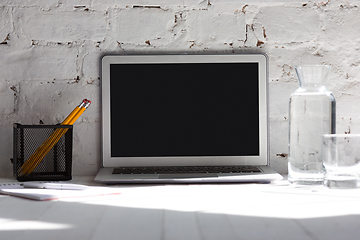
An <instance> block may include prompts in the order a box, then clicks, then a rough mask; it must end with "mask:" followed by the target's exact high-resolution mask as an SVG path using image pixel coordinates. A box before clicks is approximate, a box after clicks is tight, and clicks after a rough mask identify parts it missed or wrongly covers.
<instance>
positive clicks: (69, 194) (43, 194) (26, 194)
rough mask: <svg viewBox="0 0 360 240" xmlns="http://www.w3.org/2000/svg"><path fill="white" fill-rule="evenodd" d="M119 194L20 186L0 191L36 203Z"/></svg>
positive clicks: (113, 190)
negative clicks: (35, 201)
mask: <svg viewBox="0 0 360 240" xmlns="http://www.w3.org/2000/svg"><path fill="white" fill-rule="evenodd" d="M120 193H121V192H120V190H119V189H116V188H106V187H92V188H89V189H85V190H54V189H38V188H24V187H22V186H20V185H15V186H14V188H3V189H0V194H6V195H10V196H16V197H21V198H27V199H32V200H38V201H50V200H57V199H63V198H81V197H96V196H103V195H115V194H120Z"/></svg>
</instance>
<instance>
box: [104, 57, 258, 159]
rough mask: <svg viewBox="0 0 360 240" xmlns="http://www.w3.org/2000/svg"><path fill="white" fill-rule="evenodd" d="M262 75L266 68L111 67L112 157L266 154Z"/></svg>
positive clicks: (218, 65)
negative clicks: (262, 142) (261, 117)
mask: <svg viewBox="0 0 360 240" xmlns="http://www.w3.org/2000/svg"><path fill="white" fill-rule="evenodd" d="M258 71H259V70H258V63H181V64H171V63H166V64H155V63H154V64H149V63H148V64H111V65H110V114H111V116H110V122H111V123H110V124H111V126H110V129H111V131H110V134H111V156H112V157H177V156H258V155H259V151H260V150H259V149H260V148H259V73H258Z"/></svg>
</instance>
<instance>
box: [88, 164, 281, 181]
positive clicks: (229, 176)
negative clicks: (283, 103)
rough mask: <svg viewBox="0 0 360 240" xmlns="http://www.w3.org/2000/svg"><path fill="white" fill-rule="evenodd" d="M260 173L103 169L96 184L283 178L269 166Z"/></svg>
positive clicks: (270, 179)
mask: <svg viewBox="0 0 360 240" xmlns="http://www.w3.org/2000/svg"><path fill="white" fill-rule="evenodd" d="M252 168H254V167H252ZM256 168H258V169H259V171H252V172H243V173H214V172H198V173H194V172H191V173H185V172H180V173H166V172H161V173H152V174H148V173H130V174H121V173H118V171H117V169H116V168H101V169H100V171H99V173H98V174H97V175H96V177H95V181H96V182H100V183H105V184H115V183H235V182H262V183H267V182H272V181H275V180H281V179H283V177H282V176H281V175H280V174H279V173H277V172H275V171H274V170H273V169H271V168H270V167H268V166H257V167H256Z"/></svg>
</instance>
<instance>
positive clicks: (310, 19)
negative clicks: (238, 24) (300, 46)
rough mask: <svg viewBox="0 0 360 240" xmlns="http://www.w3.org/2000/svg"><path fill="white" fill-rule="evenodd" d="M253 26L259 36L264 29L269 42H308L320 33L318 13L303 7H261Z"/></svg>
mask: <svg viewBox="0 0 360 240" xmlns="http://www.w3.org/2000/svg"><path fill="white" fill-rule="evenodd" d="M299 6H301V5H300V4H299ZM254 28H255V29H256V32H257V33H258V35H259V36H261V34H262V33H263V31H265V33H266V39H267V41H269V42H271V43H302V42H309V41H313V40H315V39H317V38H318V37H319V35H320V33H321V28H320V17H319V13H318V12H317V11H316V10H314V9H311V8H305V7H302V8H301V7H284V6H273V7H269V6H266V7H261V8H260V9H259V13H258V14H257V16H256V17H255V20H254Z"/></svg>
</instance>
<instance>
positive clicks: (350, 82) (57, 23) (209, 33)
mask: <svg viewBox="0 0 360 240" xmlns="http://www.w3.org/2000/svg"><path fill="white" fill-rule="evenodd" d="M356 5H357V2H356V1H330V2H326V1H324V2H320V1H319V2H312V1H303V2H301V1H298V0H290V1H289V0H253V1H251V2H244V1H243V2H239V1H236V0H210V1H203V0H174V1H168V0H139V1H131V0H104V1H92V0H74V1H70V0H63V1H57V0H32V1H23V0H11V1H10V0H3V1H0V43H1V42H3V41H4V40H5V42H4V43H6V44H0V54H1V58H0V101H1V104H0V115H1V118H0V131H1V134H0V143H1V144H0V153H1V154H0V176H11V175H12V169H11V167H12V166H11V164H10V161H9V159H10V158H11V157H12V152H11V149H12V124H13V123H14V122H20V123H23V124H25V123H26V124H38V123H39V121H40V120H42V121H43V122H44V123H47V124H55V123H59V122H61V121H62V120H63V119H64V118H65V117H66V116H67V115H68V114H69V113H70V111H72V109H73V108H74V107H75V106H76V105H78V104H79V102H80V101H81V100H82V99H83V98H89V99H90V100H92V102H93V103H92V105H91V106H90V108H89V109H88V110H87V111H86V112H85V113H84V114H83V116H82V117H81V118H80V119H79V120H78V121H77V122H76V124H75V126H74V164H73V172H74V174H94V173H95V172H96V171H97V169H98V168H99V164H100V138H99V136H100V99H99V98H100V88H99V85H100V83H101V80H100V79H99V77H100V71H99V67H100V57H101V56H102V55H104V54H106V53H118V54H127V53H139V54H149V53H150V54H151V53H172V52H174V53H209V52H211V53H214V52H215V53H242V52H264V53H266V54H267V55H268V56H269V78H270V79H269V80H270V83H269V90H270V92H269V100H270V102H269V106H270V141H271V145H270V163H271V166H272V167H273V168H274V169H275V170H278V171H280V172H286V171H287V158H286V153H287V139H288V137H287V135H288V133H287V128H288V119H286V117H287V114H288V100H289V97H290V95H291V93H292V92H293V91H295V89H296V88H297V87H298V86H299V84H298V80H297V77H296V74H295V69H294V67H295V66H296V65H304V64H329V65H331V66H332V69H331V72H330V75H329V79H328V88H329V90H331V91H333V93H334V96H335V98H336V100H337V129H338V133H344V132H347V131H349V129H350V132H351V133H360V111H359V110H360V109H359V107H358V106H357V105H356V104H354V103H357V102H359V101H360V95H359V91H360V81H359V79H360V78H359V76H358V75H359V74H358V73H359V72H360V47H359V41H360V39H359V38H360V33H359V31H357V29H358V27H357V26H358V25H359V24H360V17H359V16H360V14H359V11H360V7H359V6H356ZM14 94H15V95H14ZM279 154H280V155H279Z"/></svg>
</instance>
